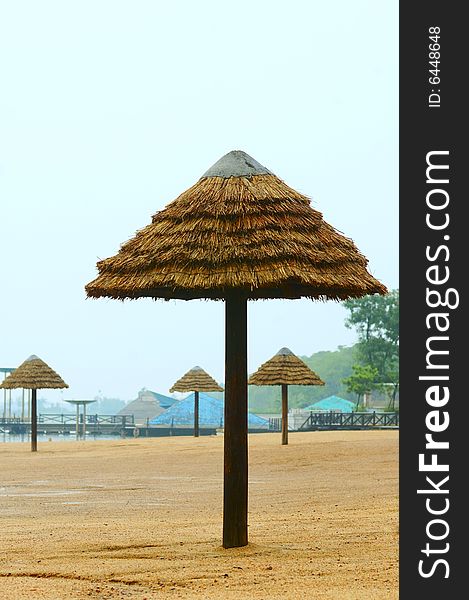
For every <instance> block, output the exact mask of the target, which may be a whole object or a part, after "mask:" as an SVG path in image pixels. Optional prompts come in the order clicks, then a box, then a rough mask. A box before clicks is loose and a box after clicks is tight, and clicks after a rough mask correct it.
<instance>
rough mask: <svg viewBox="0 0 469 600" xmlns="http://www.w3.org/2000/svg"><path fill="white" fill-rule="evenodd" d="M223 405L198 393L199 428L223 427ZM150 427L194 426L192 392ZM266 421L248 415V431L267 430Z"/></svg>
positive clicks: (158, 417)
mask: <svg viewBox="0 0 469 600" xmlns="http://www.w3.org/2000/svg"><path fill="white" fill-rule="evenodd" d="M223 416H224V404H223V400H217V399H216V398H212V396H209V395H208V394H204V393H203V392H199V425H200V427H223ZM149 424H150V425H171V424H173V425H174V426H176V427H177V426H183V425H185V426H188V425H190V426H192V425H194V392H192V393H191V394H189V396H187V397H186V398H184V400H180V401H179V402H175V403H174V404H173V405H172V406H170V407H169V408H168V410H165V411H164V413H162V414H161V415H158V416H157V417H155V418H154V419H152V420H151V421H150V422H149ZM268 427H269V422H268V421H267V419H263V418H262V417H258V416H257V415H253V414H252V413H248V428H249V429H264V428H265V429H267V428H268Z"/></svg>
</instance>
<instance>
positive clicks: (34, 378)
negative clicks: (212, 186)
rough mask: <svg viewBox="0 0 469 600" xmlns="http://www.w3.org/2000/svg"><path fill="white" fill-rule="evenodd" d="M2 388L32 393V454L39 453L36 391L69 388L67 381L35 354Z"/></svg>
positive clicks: (5, 380) (0, 386)
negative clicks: (21, 389) (19, 389)
mask: <svg viewBox="0 0 469 600" xmlns="http://www.w3.org/2000/svg"><path fill="white" fill-rule="evenodd" d="M0 388H10V389H12V388H23V389H24V390H32V392H31V452H37V400H36V390H43V389H60V388H68V385H67V384H66V383H65V381H64V380H63V379H62V378H61V377H60V375H57V373H56V372H55V371H54V370H53V369H51V368H50V367H49V365H47V364H46V363H45V362H44V361H43V360H41V359H40V358H38V357H37V356H35V355H34V354H33V355H32V356H30V357H29V358H27V359H26V360H25V361H24V362H23V363H22V364H21V365H20V366H19V367H18V368H17V369H15V370H14V371H13V373H11V374H10V375H8V377H7V378H6V379H4V380H3V382H2V383H1V384H0Z"/></svg>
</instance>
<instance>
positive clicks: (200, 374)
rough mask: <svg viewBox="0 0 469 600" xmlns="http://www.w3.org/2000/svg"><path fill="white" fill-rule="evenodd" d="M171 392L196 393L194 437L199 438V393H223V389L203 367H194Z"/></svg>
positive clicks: (179, 380)
mask: <svg viewBox="0 0 469 600" xmlns="http://www.w3.org/2000/svg"><path fill="white" fill-rule="evenodd" d="M169 391H170V392H194V437H199V392H223V388H222V387H220V386H219V385H218V383H217V382H216V381H215V379H213V378H212V377H210V375H209V374H208V373H207V372H205V371H204V370H203V369H202V368H201V367H194V368H193V369H191V370H190V371H187V373H186V374H185V375H183V376H182V377H181V379H178V380H177V381H176V383H175V384H174V385H173V387H172V388H171V389H170V390H169Z"/></svg>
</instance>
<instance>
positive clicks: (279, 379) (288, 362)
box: [248, 348, 324, 385]
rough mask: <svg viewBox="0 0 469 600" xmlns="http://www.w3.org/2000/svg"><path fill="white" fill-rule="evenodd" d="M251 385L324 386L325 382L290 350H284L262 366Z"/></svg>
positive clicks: (251, 380)
mask: <svg viewBox="0 0 469 600" xmlns="http://www.w3.org/2000/svg"><path fill="white" fill-rule="evenodd" d="M248 384H249V385H282V384H287V385H324V381H322V379H321V378H320V377H319V376H318V375H316V373H315V372H314V371H312V370H311V369H310V368H309V367H308V365H307V364H305V363H304V362H303V361H302V360H301V359H300V358H298V356H296V355H295V354H293V352H292V351H291V350H289V349H288V348H282V349H281V350H279V351H278V352H277V354H276V355H275V356H273V357H272V358H271V359H270V360H268V361H267V362H265V363H264V364H262V365H261V366H260V367H259V368H258V369H257V371H256V372H255V373H253V374H252V375H251V377H250V378H249V380H248Z"/></svg>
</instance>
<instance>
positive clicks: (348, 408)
mask: <svg viewBox="0 0 469 600" xmlns="http://www.w3.org/2000/svg"><path fill="white" fill-rule="evenodd" d="M354 408H355V404H354V403H353V402H350V400H344V398H340V397H339V396H328V397H327V398H324V399H323V400H319V402H315V403H314V404H310V405H309V406H306V407H305V408H304V409H303V410H311V411H313V412H314V411H316V410H334V411H337V410H338V411H340V412H345V413H351V412H353V410H354Z"/></svg>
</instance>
